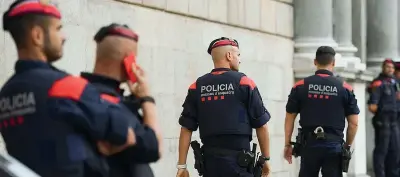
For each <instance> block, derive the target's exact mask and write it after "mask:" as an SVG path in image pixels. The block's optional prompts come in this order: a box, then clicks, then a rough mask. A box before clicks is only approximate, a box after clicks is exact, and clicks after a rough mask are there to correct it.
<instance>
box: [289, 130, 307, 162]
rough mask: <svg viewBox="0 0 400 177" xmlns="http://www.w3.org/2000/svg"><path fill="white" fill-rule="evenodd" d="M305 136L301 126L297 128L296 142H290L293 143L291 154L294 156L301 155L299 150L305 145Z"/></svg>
mask: <svg viewBox="0 0 400 177" xmlns="http://www.w3.org/2000/svg"><path fill="white" fill-rule="evenodd" d="M304 140H305V136H304V133H303V131H302V129H301V128H298V133H297V136H296V142H291V143H290V144H291V145H293V151H292V155H293V156H294V157H299V156H301V151H302V149H303V147H304V145H305V141H304Z"/></svg>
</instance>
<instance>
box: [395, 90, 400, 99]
mask: <svg viewBox="0 0 400 177" xmlns="http://www.w3.org/2000/svg"><path fill="white" fill-rule="evenodd" d="M396 96H397V99H398V100H400V92H396Z"/></svg>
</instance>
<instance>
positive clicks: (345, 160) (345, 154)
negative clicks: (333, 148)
mask: <svg viewBox="0 0 400 177" xmlns="http://www.w3.org/2000/svg"><path fill="white" fill-rule="evenodd" d="M352 154H353V153H352V152H351V151H350V146H347V147H346V146H343V147H342V171H343V172H345V173H347V172H348V171H349V164H350V160H351V155H352Z"/></svg>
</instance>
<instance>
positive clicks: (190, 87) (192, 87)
mask: <svg viewBox="0 0 400 177" xmlns="http://www.w3.org/2000/svg"><path fill="white" fill-rule="evenodd" d="M189 90H196V82H194V83H193V84H191V85H190V86H189Z"/></svg>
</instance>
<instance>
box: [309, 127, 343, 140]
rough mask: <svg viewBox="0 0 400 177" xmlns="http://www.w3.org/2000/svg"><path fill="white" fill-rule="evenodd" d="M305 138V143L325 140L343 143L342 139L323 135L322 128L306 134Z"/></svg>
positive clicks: (328, 134) (327, 134)
mask: <svg viewBox="0 0 400 177" xmlns="http://www.w3.org/2000/svg"><path fill="white" fill-rule="evenodd" d="M305 138H306V141H316V140H326V141H336V142H343V138H342V137H340V136H338V135H335V134H332V133H325V131H324V128H322V127H321V126H319V127H317V128H315V130H314V131H313V132H310V133H307V134H306V137H305Z"/></svg>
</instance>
